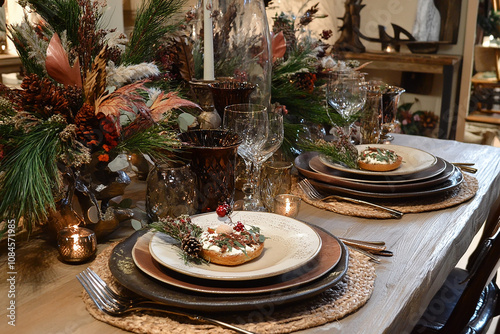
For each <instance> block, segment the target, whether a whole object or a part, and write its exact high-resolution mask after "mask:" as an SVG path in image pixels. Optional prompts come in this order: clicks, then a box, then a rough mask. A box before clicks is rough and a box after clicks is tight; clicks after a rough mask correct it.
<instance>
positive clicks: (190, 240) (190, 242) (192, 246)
mask: <svg viewBox="0 0 500 334" xmlns="http://www.w3.org/2000/svg"><path fill="white" fill-rule="evenodd" d="M181 248H182V250H183V251H184V252H186V253H187V254H188V255H190V256H192V257H194V258H199V254H200V252H201V243H200V242H199V241H198V239H196V238H195V237H192V236H191V235H189V234H188V235H186V236H184V237H183V238H182V242H181Z"/></svg>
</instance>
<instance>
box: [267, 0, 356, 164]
mask: <svg viewBox="0 0 500 334" xmlns="http://www.w3.org/2000/svg"><path fill="white" fill-rule="evenodd" d="M309 3H310V1H306V2H305V3H304V4H303V6H302V9H301V10H304V12H303V13H302V14H301V15H295V14H292V13H284V12H281V13H280V14H278V13H276V14H275V15H274V17H272V19H273V26H272V32H273V36H274V41H273V44H275V45H274V46H273V52H274V53H273V59H274V63H273V75H272V89H271V102H272V103H274V105H275V107H276V108H281V109H283V111H284V113H285V114H286V116H285V118H284V120H285V140H284V143H283V151H284V152H285V154H292V155H296V154H298V153H300V152H301V150H303V149H304V148H311V147H310V144H311V142H314V141H315V140H317V139H321V138H322V136H323V135H324V134H325V129H328V128H331V127H337V126H343V125H344V124H348V123H351V122H353V121H354V120H355V118H356V115H354V116H353V117H352V118H351V119H343V118H342V116H341V115H340V114H338V113H335V112H334V113H330V115H328V113H327V112H326V108H328V106H327V104H326V96H325V89H326V88H325V86H326V79H327V78H328V73H329V72H330V71H333V70H338V69H342V70H356V69H358V68H360V64H359V62H357V61H340V60H336V59H335V56H334V51H335V50H334V48H333V46H331V45H330V44H328V43H327V41H328V40H329V39H330V37H331V36H332V31H331V30H323V31H321V32H320V33H317V32H313V31H311V30H310V29H309V24H310V23H311V22H313V20H315V19H321V18H325V17H326V15H322V14H320V13H319V10H320V9H319V7H318V3H316V4H315V5H312V6H310V7H309V8H307V7H306V6H308V5H309ZM269 7H270V8H272V2H271V3H270V4H269ZM269 11H270V10H268V12H269ZM281 38H284V43H283V42H280V39H281ZM280 43H281V44H285V45H284V47H283V48H281V49H280V48H278V45H279V44H280ZM276 50H280V51H281V52H279V51H278V52H276ZM361 67H362V66H361Z"/></svg>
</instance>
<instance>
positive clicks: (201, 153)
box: [179, 130, 241, 213]
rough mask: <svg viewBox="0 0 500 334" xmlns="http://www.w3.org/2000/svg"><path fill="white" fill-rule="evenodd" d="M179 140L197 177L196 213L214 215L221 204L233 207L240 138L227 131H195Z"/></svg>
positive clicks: (189, 132)
mask: <svg viewBox="0 0 500 334" xmlns="http://www.w3.org/2000/svg"><path fill="white" fill-rule="evenodd" d="M179 139H180V140H181V141H182V142H183V149H184V151H186V153H187V155H186V156H185V157H186V158H187V159H189V160H190V161H191V163H190V165H191V170H192V172H193V173H194V174H195V175H196V193H197V194H196V212H197V213H200V212H210V211H215V210H216V209H217V206H219V205H220V204H223V203H228V204H232V203H233V201H234V192H235V177H234V169H235V166H236V156H237V150H238V146H239V145H240V142H241V139H240V136H239V135H237V134H236V133H234V132H230V131H224V130H193V131H188V132H184V133H181V134H180V135H179Z"/></svg>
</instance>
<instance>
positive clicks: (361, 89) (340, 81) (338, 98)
mask: <svg viewBox="0 0 500 334" xmlns="http://www.w3.org/2000/svg"><path fill="white" fill-rule="evenodd" d="M326 99H327V102H328V104H329V105H330V106H331V107H332V108H334V109H335V110H336V111H337V112H338V113H339V114H340V115H341V116H342V118H343V119H344V120H345V121H346V122H347V124H346V125H345V126H344V127H343V129H342V130H343V132H344V135H345V136H346V137H347V138H350V133H351V131H350V129H351V125H352V123H353V121H352V120H350V118H351V117H352V116H353V115H355V114H356V113H357V112H358V111H360V110H361V108H363V106H364V105H365V102H366V89H365V82H364V76H363V74H362V73H360V72H357V71H354V70H353V71H335V72H331V73H330V75H329V77H328V82H327V88H326ZM327 113H328V116H329V118H330V120H332V117H331V115H330V113H329V112H328V108H327ZM332 123H333V122H332Z"/></svg>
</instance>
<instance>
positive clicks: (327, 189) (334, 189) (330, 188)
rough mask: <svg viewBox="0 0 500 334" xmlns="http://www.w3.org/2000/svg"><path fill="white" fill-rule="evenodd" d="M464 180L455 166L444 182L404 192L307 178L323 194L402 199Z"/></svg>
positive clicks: (436, 192)
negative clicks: (361, 188)
mask: <svg viewBox="0 0 500 334" xmlns="http://www.w3.org/2000/svg"><path fill="white" fill-rule="evenodd" d="M463 180H464V177H463V174H462V172H461V171H460V169H459V168H456V167H455V170H454V172H453V174H452V175H451V176H450V177H449V178H448V179H447V180H446V181H444V182H442V183H440V184H437V185H434V186H432V187H429V188H425V189H420V190H415V191H406V192H404V191H403V192H392V193H388V192H371V191H361V190H355V189H349V188H343V187H338V186H334V185H331V184H328V183H323V182H319V181H316V180H311V179H310V180H309V181H310V182H311V184H312V185H313V186H314V187H315V188H316V189H318V190H319V191H321V192H322V193H324V194H330V193H331V194H340V195H349V196H355V197H362V198H380V199H404V198H415V197H425V196H435V195H440V194H443V193H445V192H447V191H449V190H452V189H455V188H456V187H458V186H459V185H460V184H461V183H462V182H463Z"/></svg>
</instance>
